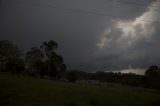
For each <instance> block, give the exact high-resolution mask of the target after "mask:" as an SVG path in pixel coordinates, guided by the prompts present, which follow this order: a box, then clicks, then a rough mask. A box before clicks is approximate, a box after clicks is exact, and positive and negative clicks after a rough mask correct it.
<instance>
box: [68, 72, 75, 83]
mask: <svg viewBox="0 0 160 106" xmlns="http://www.w3.org/2000/svg"><path fill="white" fill-rule="evenodd" d="M67 80H68V81H69V82H75V81H76V80H77V75H76V73H75V72H74V71H69V72H68V73H67Z"/></svg>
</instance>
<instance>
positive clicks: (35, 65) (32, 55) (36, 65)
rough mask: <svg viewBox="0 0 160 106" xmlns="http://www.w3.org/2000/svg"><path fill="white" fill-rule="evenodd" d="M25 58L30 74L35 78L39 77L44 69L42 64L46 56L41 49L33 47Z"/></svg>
mask: <svg viewBox="0 0 160 106" xmlns="http://www.w3.org/2000/svg"><path fill="white" fill-rule="evenodd" d="M25 58H26V63H27V67H28V69H29V73H30V74H33V75H35V76H38V75H39V74H40V71H41V69H42V64H43V59H44V55H43V53H42V51H41V49H39V48H37V47H32V48H31V49H30V50H29V51H28V52H27V53H26V56H25Z"/></svg>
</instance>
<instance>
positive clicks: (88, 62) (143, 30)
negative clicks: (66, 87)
mask: <svg viewBox="0 0 160 106" xmlns="http://www.w3.org/2000/svg"><path fill="white" fill-rule="evenodd" d="M159 5H160V2H159V1H156V0H134V2H130V1H129V0H67V1H66V0H45V1H44V0H27V1H26V0H1V1H0V39H8V40H11V41H13V42H15V43H16V44H17V45H19V47H20V48H21V49H22V50H23V51H26V50H28V49H29V48H30V47H32V46H39V45H40V44H41V43H42V42H43V41H46V40H51V39H53V40H55V41H57V42H58V44H59V50H58V52H59V53H60V54H61V55H62V56H63V57H64V61H65V63H66V64H67V66H68V68H69V69H82V70H86V71H97V70H103V71H104V70H109V69H113V70H114V69H116V70H117V69H123V68H126V67H128V65H130V64H131V65H132V67H134V68H147V67H148V66H149V65H152V64H158V63H159V62H160V56H159V54H160V50H159V40H160V36H159V34H160V22H159V19H160V13H159V11H160V8H159V7H160V6H159Z"/></svg>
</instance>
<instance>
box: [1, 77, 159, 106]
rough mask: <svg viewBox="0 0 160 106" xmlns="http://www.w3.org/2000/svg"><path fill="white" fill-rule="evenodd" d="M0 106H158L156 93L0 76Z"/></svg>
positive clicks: (157, 94) (154, 91)
mask: <svg viewBox="0 0 160 106" xmlns="http://www.w3.org/2000/svg"><path fill="white" fill-rule="evenodd" d="M0 106H160V91H156V90H146V89H133V88H125V87H124V88H123V87H117V88H115V87H109V86H102V85H101V86H98V85H85V84H71V83H66V82H60V81H51V80H40V79H33V78H28V77H18V76H11V75H6V74H1V75H0Z"/></svg>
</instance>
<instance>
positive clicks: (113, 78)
mask: <svg viewBox="0 0 160 106" xmlns="http://www.w3.org/2000/svg"><path fill="white" fill-rule="evenodd" d="M68 73H70V74H71V73H72V74H71V75H70V76H72V77H70V79H71V78H72V79H71V81H76V80H93V81H94V80H95V81H100V82H109V83H118V84H124V85H129V86H138V87H146V88H156V89H160V69H159V68H158V67H157V66H155V65H153V66H150V67H149V68H148V69H147V70H146V72H145V75H137V74H134V73H120V72H118V73H113V72H102V71H97V72H96V73H87V72H83V71H76V70H73V71H69V72H68Z"/></svg>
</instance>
